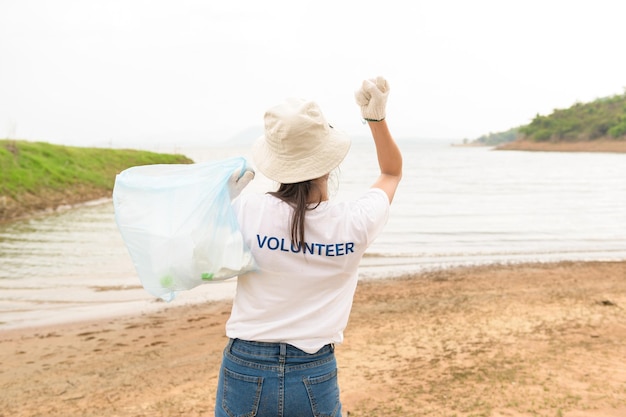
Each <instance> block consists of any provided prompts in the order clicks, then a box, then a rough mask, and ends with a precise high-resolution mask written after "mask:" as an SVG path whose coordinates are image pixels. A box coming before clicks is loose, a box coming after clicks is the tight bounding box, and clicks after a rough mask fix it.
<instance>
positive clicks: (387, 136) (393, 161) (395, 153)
mask: <svg viewBox="0 0 626 417" xmlns="http://www.w3.org/2000/svg"><path fill="white" fill-rule="evenodd" d="M388 95H389V84H388V83H387V80H385V79H384V78H382V77H377V78H375V79H370V80H365V81H363V84H362V86H361V88H360V89H359V90H358V91H357V92H356V93H355V98H356V102H357V104H358V105H359V106H360V107H361V116H363V119H365V120H366V121H367V123H368V125H369V128H370V130H371V132H372V137H373V138H374V144H375V145H376V154H377V156H378V166H379V167H380V176H379V177H378V178H377V179H376V181H375V182H374V184H373V185H372V188H380V189H381V190H383V191H384V192H385V193H386V194H387V196H388V197H389V201H390V202H391V201H393V197H394V195H395V193H396V189H397V188H398V184H399V183H400V179H402V153H401V152H400V148H398V145H397V144H396V141H395V140H394V139H393V136H391V132H390V131H389V127H388V126H387V121H386V120H385V117H386V106H387V96H388Z"/></svg>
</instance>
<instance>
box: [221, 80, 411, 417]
mask: <svg viewBox="0 0 626 417" xmlns="http://www.w3.org/2000/svg"><path fill="white" fill-rule="evenodd" d="M388 93H389V88H388V84H387V81H386V80H385V79H384V78H382V77H378V78H376V79H372V80H365V81H364V82H363V84H362V87H361V88H360V89H359V90H358V91H357V92H356V94H355V96H356V101H357V104H358V105H359V106H360V108H361V115H362V116H363V118H364V119H365V120H366V121H367V122H368V124H369V128H370V130H371V132H372V136H373V139H374V143H375V145H376V153H377V156H378V163H379V166H380V175H379V176H378V178H377V179H376V180H375V181H374V183H373V185H372V187H371V188H370V190H369V191H366V192H364V194H363V195H362V196H361V197H360V198H359V199H357V200H355V201H352V202H346V203H331V202H330V201H328V174H329V173H330V172H331V171H332V170H334V169H335V168H337V167H338V166H339V164H340V163H341V161H342V160H343V159H344V157H345V156H346V154H347V152H348V150H349V148H350V140H349V138H348V137H347V136H346V135H345V134H343V133H341V132H340V131H338V130H336V129H334V128H333V127H332V126H330V125H329V124H328V122H327V121H326V120H325V118H324V116H323V114H322V112H321V111H320V109H319V107H318V106H317V104H315V103H313V102H309V101H304V100H298V99H290V100H287V101H285V102H284V103H281V104H279V105H277V106H275V107H273V108H271V109H270V110H268V111H267V112H266V114H265V135H264V136H262V137H261V138H259V140H258V141H257V142H256V143H255V145H254V147H253V159H254V161H255V163H256V166H257V169H258V170H260V171H261V172H262V173H263V174H264V175H265V176H267V177H268V178H269V179H271V180H274V181H277V182H278V183H279V184H280V186H279V188H278V191H275V192H270V193H267V194H262V195H257V194H248V195H243V196H241V197H239V198H237V199H235V200H234V201H233V206H234V208H235V212H236V213H237V218H238V221H239V224H240V227H241V231H242V233H243V236H244V239H245V241H246V243H247V244H248V246H249V247H250V249H251V251H252V253H253V255H254V258H255V260H256V263H257V265H258V270H257V271H255V272H252V273H248V274H245V275H242V276H240V277H239V278H238V281H237V292H236V295H235V298H234V302H233V307H232V313H231V316H230V318H229V320H228V322H227V324H226V335H227V336H228V337H229V343H228V346H227V347H226V349H225V350H224V357H223V360H222V368H221V371H220V379H219V384H218V390H217V398H216V405H215V415H216V416H218V417H222V416H229V417H233V416H261V417H262V416H271V417H276V416H341V402H340V399H339V388H338V385H337V365H336V362H335V356H334V347H335V345H336V344H340V343H341V342H342V341H343V330H344V328H345V327H346V325H347V323H348V316H349V314H350V309H351V307H352V299H353V296H354V292H355V289H356V285H357V268H358V265H359V262H360V260H361V257H362V255H363V253H364V252H365V250H366V249H367V247H368V246H369V245H370V244H371V243H372V241H373V240H374V239H375V238H376V237H377V236H378V235H379V234H380V232H381V230H382V229H383V226H384V224H385V223H386V221H387V216H388V213H389V205H390V203H391V201H392V200H393V197H394V194H395V192H396V188H397V187H398V183H399V182H400V178H401V176H402V156H401V154H400V151H399V149H398V146H397V145H396V143H395V141H394V140H393V138H392V136H391V134H390V132H389V129H388V127H387V122H386V121H385V108H386V102H387V95H388ZM252 175H253V174H251V173H246V175H244V176H243V177H242V178H246V179H247V180H249V179H251V176H252ZM244 181H246V180H244Z"/></svg>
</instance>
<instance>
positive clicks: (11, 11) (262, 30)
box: [0, 0, 626, 146]
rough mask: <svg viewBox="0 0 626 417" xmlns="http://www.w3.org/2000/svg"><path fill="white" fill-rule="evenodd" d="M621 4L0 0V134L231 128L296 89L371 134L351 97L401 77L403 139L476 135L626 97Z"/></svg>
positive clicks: (139, 138) (153, 137) (395, 105)
mask: <svg viewBox="0 0 626 417" xmlns="http://www.w3.org/2000/svg"><path fill="white" fill-rule="evenodd" d="M624 16H626V2H623V1H617V0H569V1H568V0H510V1H504V0H472V1H467V0H428V1H425V0H423V1H420V0H409V1H406V0H403V1H396V0H386V1H380V0H378V1H370V0H359V1H357V0H354V1H341V0H315V1H296V0H264V1H259V0H222V1H219V2H218V1H212V0H143V1H140V0H0V137H11V138H20V139H29V140H43V141H48V142H54V143H64V144H70V145H74V144H80V145H87V146H91V145H98V146H101V145H106V144H112V145H113V146H123V145H124V144H127V143H128V144H135V143H146V144H150V143H157V142H158V143H172V144H181V145H182V144H184V143H185V142H188V141H191V140H193V141H199V140H203V141H205V142H207V143H210V142H219V141H224V140H227V139H229V138H231V137H233V136H235V135H237V134H239V133H240V132H241V131H244V130H246V129H249V128H250V127H255V126H261V125H262V120H263V119H262V118H263V113H264V111H265V109H266V108H267V107H269V106H271V105H273V104H275V103H276V102H278V101H280V100H282V99H283V98H285V97H288V96H296V97H303V98H308V99H313V100H315V101H317V102H318V103H319V104H320V105H321V106H322V109H323V111H324V113H325V115H326V117H327V118H328V119H329V120H330V121H331V123H333V125H334V126H335V127H338V128H341V129H343V130H346V131H348V132H350V133H353V134H355V135H358V134H363V133H367V131H366V130H365V129H366V127H365V126H363V125H362V124H361V122H360V117H359V111H358V108H357V107H356V105H355V104H354V98H353V93H354V90H355V89H356V88H358V87H359V85H360V82H361V80H362V79H363V78H369V77H373V76H376V75H383V76H385V77H386V78H387V79H388V80H389V83H390V85H391V94H390V97H389V103H388V108H387V113H388V114H387V116H388V121H389V124H390V126H391V128H392V131H393V133H394V134H395V136H397V137H415V138H441V139H446V140H451V141H455V140H458V141H460V140H462V139H463V138H469V139H474V138H476V137H478V136H480V135H482V134H485V133H489V132H497V131H503V130H507V129H509V128H511V127H514V126H518V125H522V124H526V123H528V122H530V120H532V118H533V117H534V116H535V115H536V114H537V113H540V114H549V113H551V112H552V110H553V109H555V108H566V107H569V106H571V105H572V104H574V103H575V102H577V101H580V102H587V101H592V100H594V99H596V98H599V97H605V96H610V95H614V94H622V93H624V88H625V87H626V53H625V52H624V51H625V50H626V46H625V45H624V41H625V40H626V25H625V24H624Z"/></svg>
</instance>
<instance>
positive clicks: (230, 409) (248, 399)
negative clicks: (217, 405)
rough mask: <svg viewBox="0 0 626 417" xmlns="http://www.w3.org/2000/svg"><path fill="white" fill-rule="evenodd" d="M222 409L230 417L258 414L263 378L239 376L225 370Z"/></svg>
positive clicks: (245, 416) (250, 416) (246, 416)
mask: <svg viewBox="0 0 626 417" xmlns="http://www.w3.org/2000/svg"><path fill="white" fill-rule="evenodd" d="M223 378H224V392H223V395H222V408H223V409H224V411H226V413H227V414H228V415H229V416H230V417H252V416H255V415H256V414H257V411H258V408H259V401H260V399H261V389H262V387H263V377H259V376H248V375H242V374H238V373H236V372H233V371H231V370H229V369H226V368H224V375H223Z"/></svg>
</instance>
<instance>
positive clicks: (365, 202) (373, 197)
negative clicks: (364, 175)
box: [355, 188, 390, 246]
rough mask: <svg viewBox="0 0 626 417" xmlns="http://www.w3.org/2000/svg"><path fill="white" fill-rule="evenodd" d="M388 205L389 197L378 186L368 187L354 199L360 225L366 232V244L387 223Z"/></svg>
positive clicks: (374, 237)
mask: <svg viewBox="0 0 626 417" xmlns="http://www.w3.org/2000/svg"><path fill="white" fill-rule="evenodd" d="M389 206H390V203H389V197H387V194H386V193H385V192H384V191H383V190H381V189H380V188H370V189H369V190H368V191H367V192H366V193H365V194H363V196H361V197H360V198H359V199H358V200H356V202H355V208H356V210H358V212H359V214H360V215H359V221H360V226H361V227H362V228H363V230H365V232H366V234H367V246H369V245H370V244H371V243H372V242H373V241H374V240H375V239H376V238H377V237H378V235H380V233H381V232H382V231H383V228H384V227H385V225H386V224H387V220H388V219H389Z"/></svg>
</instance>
